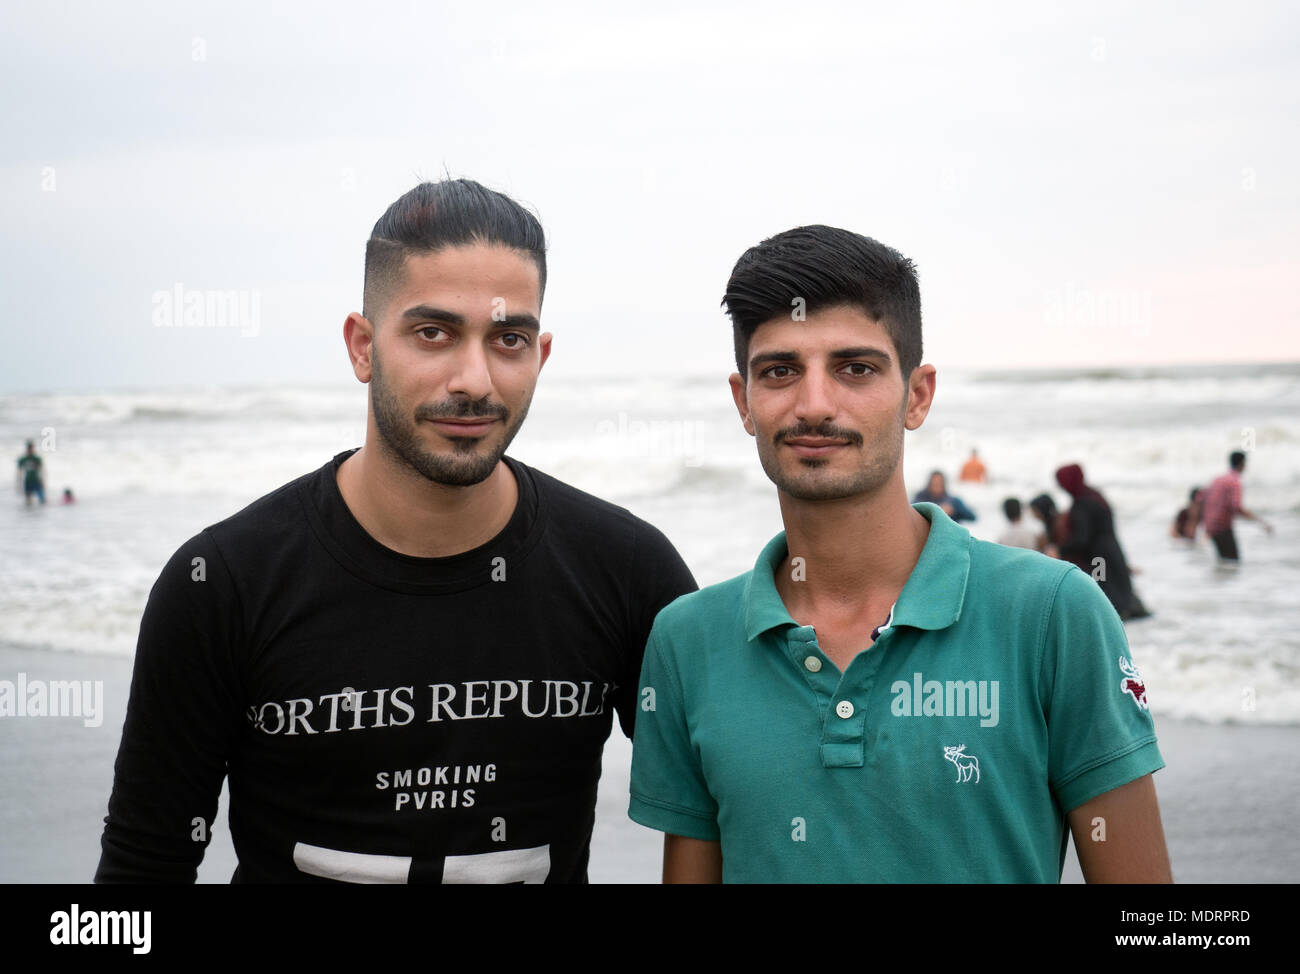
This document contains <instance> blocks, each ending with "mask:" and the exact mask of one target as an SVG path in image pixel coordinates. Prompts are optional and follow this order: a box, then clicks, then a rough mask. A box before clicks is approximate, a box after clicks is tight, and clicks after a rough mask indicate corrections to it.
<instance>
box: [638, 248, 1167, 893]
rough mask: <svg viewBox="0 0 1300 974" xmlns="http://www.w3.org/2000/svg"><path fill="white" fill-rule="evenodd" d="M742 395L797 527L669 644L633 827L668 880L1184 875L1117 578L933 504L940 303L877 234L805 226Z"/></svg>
mask: <svg viewBox="0 0 1300 974" xmlns="http://www.w3.org/2000/svg"><path fill="white" fill-rule="evenodd" d="M724 304H725V305H726V307H727V311H728V314H729V315H730V316H731V319H732V324H733V330H734V333H735V342H736V366H737V370H738V372H737V374H735V375H733V376H732V377H731V388H732V393H733V396H734V398H735V401H736V407H737V409H738V410H739V412H740V417H741V420H742V422H743V423H744V426H745V429H746V430H747V431H748V432H749V433H750V435H751V436H754V437H755V439H756V442H757V445H758V455H759V461H760V463H761V464H762V466H763V469H764V471H765V472H766V473H767V475H768V477H769V478H770V479H771V480H772V481H773V482H774V483H775V484H776V486H777V491H778V498H779V501H780V506H781V515H782V519H783V521H784V524H785V531H783V532H782V533H781V534H778V535H777V536H776V537H775V538H773V539H772V540H771V541H770V542H769V543H768V545H767V546H766V547H765V548H764V549H763V551H762V553H761V554H760V555H759V557H758V561H757V563H756V564H755V567H754V570H753V571H752V572H749V573H746V574H745V575H742V576H740V577H738V578H735V579H732V580H731V581H728V582H723V583H722V584H719V585H714V586H711V587H709V588H706V589H704V590H702V591H700V592H697V593H693V594H691V595H686V596H683V597H681V598H679V599H677V601H675V602H673V603H672V604H671V605H669V606H668V607H667V608H665V609H664V610H663V611H662V612H661V613H660V614H659V616H658V618H657V620H656V622H655V625H654V628H653V630H652V632H651V635H650V639H649V643H648V645H647V647H646V655H645V662H644V667H643V670H642V676H641V687H640V697H639V700H640V713H639V715H638V720H637V726H636V737H635V748H634V752H633V758H632V785H631V790H632V797H631V805H630V809H629V813H630V815H631V816H632V818H633V819H634V820H636V821H637V822H640V823H641V824H643V825H647V826H649V827H651V828H654V829H658V830H660V831H663V832H665V833H666V835H665V839H664V843H665V845H664V879H665V881H666V882H719V881H726V882H1051V883H1055V882H1059V881H1060V877H1061V869H1062V866H1063V864H1064V859H1065V850H1066V842H1067V832H1066V828H1067V825H1068V827H1069V829H1070V830H1071V831H1072V832H1073V835H1074V840H1075V846H1076V848H1077V849H1078V853H1079V861H1080V865H1081V867H1082V869H1083V874H1084V876H1085V878H1086V879H1087V880H1088V881H1089V882H1168V881H1170V868H1169V860H1168V854H1167V852H1166V850H1165V842H1164V834H1163V830H1162V827H1161V823H1160V813H1159V809H1158V807H1157V804H1156V796H1155V790H1154V786H1153V784H1152V780H1151V774H1152V772H1154V771H1156V770H1157V769H1159V768H1162V767H1164V762H1163V760H1162V759H1161V757H1160V752H1159V750H1158V749H1157V746H1156V736H1155V727H1154V724H1153V723H1152V720H1151V715H1150V713H1149V712H1148V710H1147V699H1146V689H1145V687H1144V685H1143V683H1142V679H1141V676H1140V675H1139V673H1138V671H1137V669H1136V667H1135V666H1134V665H1133V662H1132V659H1131V657H1130V655H1129V650H1128V643H1127V640H1126V638H1125V635H1124V629H1123V627H1122V625H1121V624H1120V621H1119V618H1118V617H1117V616H1116V614H1115V611H1114V609H1113V608H1112V607H1111V605H1110V602H1109V601H1108V600H1107V599H1106V596H1105V595H1104V594H1103V593H1102V591H1101V589H1100V588H1098V586H1097V584H1096V583H1095V582H1094V581H1093V580H1092V578H1091V577H1089V576H1088V575H1086V574H1084V573H1083V572H1081V571H1080V570H1079V569H1078V568H1076V567H1074V566H1073V565H1070V564H1068V563H1065V562H1060V561H1055V560H1052V559H1050V558H1047V557H1045V556H1043V555H1040V554H1038V553H1037V552H1032V551H1027V550H1023V549H1017V548H1006V547H1003V546H1001V545H995V544H992V543H989V542H985V541H978V540H974V539H972V538H971V536H970V534H969V532H967V531H966V529H965V528H963V527H961V526H959V525H958V524H956V523H954V522H953V521H952V520H951V519H950V518H949V517H948V516H947V515H946V514H944V513H943V511H942V510H940V509H939V508H938V507H936V506H935V505H933V504H927V503H917V504H914V505H912V504H909V503H908V498H907V492H906V489H905V487H904V483H903V465H902V457H903V431H904V430H905V429H916V428H918V427H919V426H920V425H921V423H922V422H923V421H924V420H925V417H926V414H927V413H928V412H929V409H930V404H931V402H932V400H933V397H934V390H935V369H934V367H933V366H930V365H921V364H920V362H921V313H920V291H919V287H918V285H917V281H916V274H915V268H914V267H913V265H912V264H911V262H910V261H908V260H907V259H906V258H904V257H902V256H901V255H900V254H898V253H897V252H895V251H893V250H891V249H890V248H888V247H885V246H883V245H881V244H879V243H877V242H876V241H874V240H871V239H869V238H866V237H863V236H860V235H858V234H855V233H850V232H848V231H844V230H838V229H834V228H831V227H825V226H812V227H800V228H797V229H795V230H790V231H787V232H786V233H782V234H779V235H777V236H775V237H772V238H770V239H768V240H765V241H764V242H763V243H761V244H759V245H758V246H757V247H753V248H751V249H750V250H748V251H747V252H746V253H745V254H744V255H743V256H742V257H741V258H740V261H739V262H738V263H737V264H736V267H735V269H734V271H733V272H732V276H731V280H730V281H729V282H728V285H727V293H726V296H725V298H724Z"/></svg>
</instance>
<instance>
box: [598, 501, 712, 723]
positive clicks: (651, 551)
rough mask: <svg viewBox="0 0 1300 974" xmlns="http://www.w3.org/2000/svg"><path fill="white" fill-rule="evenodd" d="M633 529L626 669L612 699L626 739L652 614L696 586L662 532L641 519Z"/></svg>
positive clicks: (679, 556) (632, 715)
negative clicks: (620, 684)
mask: <svg viewBox="0 0 1300 974" xmlns="http://www.w3.org/2000/svg"><path fill="white" fill-rule="evenodd" d="M633 530H634V534H633V548H632V573H631V578H630V582H629V584H628V588H627V592H628V618H627V634H628V635H627V640H628V641H627V653H626V658H627V669H626V671H625V674H624V679H623V683H622V686H621V687H620V688H619V690H618V691H617V693H616V696H615V700H614V708H615V712H616V713H617V714H618V722H619V726H620V727H622V728H623V733H624V735H625V736H627V737H628V738H631V737H632V734H633V732H634V731H635V729H636V691H637V683H638V680H639V678H640V676H641V660H642V656H643V654H644V652H645V645H646V641H647V640H648V639H649V638H650V629H651V628H652V627H653V626H654V621H655V616H657V615H658V614H659V610H660V609H662V608H663V607H664V606H666V605H667V604H668V603H670V602H672V601H673V600H674V599H676V598H677V597H678V596H680V595H685V594H686V593H687V592H694V591H696V590H697V589H698V588H699V585H697V584H696V583H695V576H693V575H692V574H691V570H690V569H689V568H687V567H686V562H684V561H683V560H682V556H681V555H679V554H678V553H677V549H676V548H674V547H673V544H672V542H671V541H669V540H668V539H667V538H666V537H665V536H664V534H663V532H662V531H660V530H659V529H658V528H656V527H654V526H653V525H651V524H648V523H646V522H645V521H640V520H638V521H637V522H636V524H635V526H634V529H633Z"/></svg>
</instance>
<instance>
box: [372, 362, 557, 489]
mask: <svg viewBox="0 0 1300 974" xmlns="http://www.w3.org/2000/svg"><path fill="white" fill-rule="evenodd" d="M531 402H532V391H531V390H529V392H528V395H527V396H526V398H525V399H524V401H523V403H522V405H521V406H520V408H519V415H518V416H517V417H515V418H514V419H513V420H512V419H511V413H510V410H509V409H507V408H506V407H505V406H504V405H503V404H501V403H493V402H489V401H488V400H487V398H486V397H485V398H483V399H481V400H479V401H477V402H472V401H470V400H468V399H450V400H447V401H446V402H441V403H436V404H422V405H419V406H417V407H416V408H415V412H414V414H413V415H411V416H408V415H407V414H406V412H405V409H404V407H403V405H402V403H401V401H400V400H399V399H398V397H397V395H396V393H394V392H393V390H392V389H391V388H390V387H389V386H388V385H386V384H385V382H384V379H383V371H382V370H381V368H380V365H379V354H378V350H377V349H375V348H374V347H373V346H372V350H371V359H370V408H371V410H372V411H373V413H374V416H375V428H376V429H377V430H378V431H379V447H380V449H381V450H383V451H384V452H385V453H386V454H387V455H388V456H390V457H392V458H393V459H395V460H397V461H398V462H400V463H403V464H405V465H406V466H408V467H410V468H411V469H412V470H414V471H415V472H416V473H418V474H419V475H420V476H421V477H424V478H425V479H426V480H429V481H432V482H433V483H435V484H442V485H443V486H447V487H471V486H473V485H474V484H480V483H482V482H483V481H485V480H487V478H488V477H490V476H491V475H492V471H493V470H495V469H496V466H497V464H498V463H500V462H501V458H502V457H503V456H504V455H505V452H506V450H507V449H509V447H510V444H511V442H512V441H513V440H514V438H515V434H516V433H518V432H519V427H520V426H522V425H523V423H524V419H525V418H527V416H528V407H529V405H530V404H531ZM485 418H486V419H497V420H500V422H501V424H502V427H503V428H504V429H505V435H504V436H503V437H502V438H501V442H500V443H499V444H497V446H495V447H488V446H485V440H486V437H473V436H453V437H449V439H450V441H451V445H452V449H451V453H449V454H447V453H433V452H430V451H429V450H428V449H427V448H426V447H425V446H424V444H423V443H422V442H421V439H420V435H419V428H418V425H417V424H418V423H419V422H420V421H421V420H431V419H485Z"/></svg>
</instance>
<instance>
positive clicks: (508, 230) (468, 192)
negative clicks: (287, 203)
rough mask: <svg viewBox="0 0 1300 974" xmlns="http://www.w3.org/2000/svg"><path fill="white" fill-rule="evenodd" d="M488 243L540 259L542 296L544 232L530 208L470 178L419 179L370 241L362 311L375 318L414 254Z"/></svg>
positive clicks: (378, 225) (541, 292) (382, 219)
mask: <svg viewBox="0 0 1300 974" xmlns="http://www.w3.org/2000/svg"><path fill="white" fill-rule="evenodd" d="M475 243H485V244H495V245H499V246H502V247H509V248H511V249H514V250H518V251H521V252H523V253H526V254H527V255H528V256H530V257H532V259H533V260H534V261H535V262H536V263H537V274H538V281H539V291H538V299H539V301H540V299H541V296H542V295H544V294H545V293H546V235H545V233H544V232H543V231H542V225H541V223H540V222H539V221H538V219H537V217H535V216H534V215H533V214H532V213H529V212H528V211H527V210H526V209H524V208H523V207H522V206H520V205H519V204H518V203H516V202H515V201H514V200H512V199H511V198H510V197H508V196H506V195H505V194H504V193H498V192H496V191H495V190H491V189H488V188H487V187H485V186H482V185H480V184H479V183H476V182H474V181H473V180H472V179H445V180H442V181H441V182H437V183H421V184H420V185H418V186H416V187H415V188H414V189H412V190H411V191H410V192H408V193H406V194H405V195H403V196H402V197H400V198H399V199H398V200H397V201H396V202H395V203H393V205H392V206H390V207H389V208H388V209H387V210H386V211H385V213H384V215H383V216H381V217H380V218H379V222H378V223H376V224H375V228H374V230H372V231H371V232H370V239H369V240H367V241H366V272H365V292H364V295H363V297H362V307H361V313H362V314H363V315H365V316H366V317H367V318H369V319H370V320H371V321H374V320H375V319H374V315H375V314H377V313H379V311H381V310H382V308H383V306H384V304H385V303H386V302H387V301H388V299H389V297H390V296H391V295H392V293H393V291H394V289H395V288H396V286H397V285H398V283H399V282H400V281H401V274H402V267H403V265H404V264H405V263H406V258H407V256H409V255H411V254H430V253H434V252H436V251H439V250H442V249H443V248H444V247H455V246H463V245H467V244H475Z"/></svg>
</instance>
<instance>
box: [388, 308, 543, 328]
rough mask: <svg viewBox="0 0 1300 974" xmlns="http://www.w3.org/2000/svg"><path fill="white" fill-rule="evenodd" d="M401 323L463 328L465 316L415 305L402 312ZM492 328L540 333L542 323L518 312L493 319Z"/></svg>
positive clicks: (527, 314)
mask: <svg viewBox="0 0 1300 974" xmlns="http://www.w3.org/2000/svg"><path fill="white" fill-rule="evenodd" d="M402 320H403V321H441V322H445V323H446V324H448V325H456V326H458V327H462V328H463V327H464V326H465V323H466V322H465V316H464V315H463V314H460V313H459V312H456V311H448V310H447V309H445V308H435V307H434V306H433V305H431V304H417V305H415V307H413V308H407V309H406V310H405V311H403V312H402ZM492 327H494V328H524V329H527V330H529V331H541V330H542V323H541V322H540V321H538V320H537V316H536V315H531V314H529V313H528V312H526V311H524V312H519V313H517V314H512V315H506V316H505V317H504V318H499V319H493V321H492Z"/></svg>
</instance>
